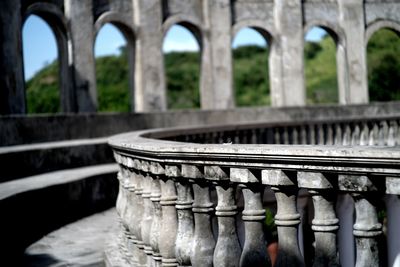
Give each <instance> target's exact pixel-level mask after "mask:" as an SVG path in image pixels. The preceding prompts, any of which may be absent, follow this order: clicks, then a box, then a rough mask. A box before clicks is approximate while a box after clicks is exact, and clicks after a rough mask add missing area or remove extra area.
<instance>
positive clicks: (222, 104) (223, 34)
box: [201, 0, 234, 109]
mask: <svg viewBox="0 0 400 267" xmlns="http://www.w3.org/2000/svg"><path fill="white" fill-rule="evenodd" d="M204 2H205V3H204V9H205V25H206V26H207V28H208V31H209V34H208V35H209V37H207V40H209V42H206V43H205V45H206V46H204V47H203V53H205V56H208V58H207V60H208V61H209V64H210V68H211V70H212V71H211V75H210V76H211V82H210V83H208V86H209V88H205V86H202V92H201V93H202V100H201V107H202V108H203V109H226V108H232V107H234V96H233V86H232V84H233V83H232V50H231V42H232V39H231V23H232V21H231V7H230V1H229V0H212V1H208V0H206V1H204ZM208 38H209V39H208ZM203 60H204V57H203ZM203 82H206V81H202V83H203Z"/></svg>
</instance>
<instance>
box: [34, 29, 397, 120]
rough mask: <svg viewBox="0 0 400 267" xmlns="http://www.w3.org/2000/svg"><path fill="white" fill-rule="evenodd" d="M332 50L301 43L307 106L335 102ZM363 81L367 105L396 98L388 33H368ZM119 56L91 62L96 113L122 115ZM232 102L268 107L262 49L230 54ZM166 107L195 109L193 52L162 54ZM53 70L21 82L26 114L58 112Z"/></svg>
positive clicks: (125, 106)
mask: <svg viewBox="0 0 400 267" xmlns="http://www.w3.org/2000/svg"><path fill="white" fill-rule="evenodd" d="M335 50H336V47H335V44H334V42H333V40H332V38H328V37H325V38H323V39H322V40H321V42H319V43H306V45H305V53H304V58H305V78H306V88H307V103H308V104H319V103H337V101H338V89H337V88H338V85H337V78H336V51H335ZM367 51H368V56H367V59H368V82H369V88H370V100H371V101H388V100H400V38H399V37H398V36H397V35H396V34H394V33H393V32H391V31H388V30H381V31H379V32H377V33H376V34H374V35H373V36H372V38H371V40H370V42H369V45H368V48H367ZM123 52H124V51H123V50H122V53H121V56H106V57H100V58H97V59H96V76H97V88H98V101H99V111H101V112H109V111H115V112H127V111H129V110H130V106H129V105H130V104H129V102H130V101H129V99H130V96H129V91H128V88H129V81H128V73H129V67H128V64H127V57H126V56H125V53H123ZM233 71H234V87H235V98H236V99H235V100H236V105H237V106H262V105H269V104H270V97H269V91H270V88H269V87H270V86H269V77H268V49H267V48H263V47H258V46H243V47H239V48H237V49H234V50H233ZM165 72H166V82H167V88H168V91H167V96H168V99H167V101H168V108H170V109H181V108H198V107H199V106H200V92H199V85H200V81H199V77H200V57H199V53H193V52H173V53H168V54H166V55H165ZM59 102H60V94H59V90H58V66H57V64H56V62H54V63H52V64H50V65H48V66H46V67H45V68H43V69H42V70H41V71H39V72H38V73H37V74H36V75H35V76H34V77H33V78H32V79H30V80H29V81H28V82H27V105H28V112H29V113H55V112H59V111H60V107H59V106H60V105H59Z"/></svg>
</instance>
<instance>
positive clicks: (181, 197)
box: [170, 166, 194, 266]
mask: <svg viewBox="0 0 400 267" xmlns="http://www.w3.org/2000/svg"><path fill="white" fill-rule="evenodd" d="M184 168H185V167H184V166H182V171H181V170H180V169H179V168H177V167H176V168H174V172H173V173H172V172H170V175H172V176H173V177H176V178H178V179H177V182H176V189H177V193H178V199H177V201H176V206H175V207H176V209H177V213H178V229H177V234H176V247H175V254H176V259H177V261H178V263H179V266H191V261H190V254H191V245H192V240H193V232H194V224H193V212H192V206H193V196H192V191H191V186H190V184H189V179H182V177H183V175H182V173H183V172H184V170H183V169H184ZM181 172H182V173H181Z"/></svg>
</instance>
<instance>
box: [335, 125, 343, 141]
mask: <svg viewBox="0 0 400 267" xmlns="http://www.w3.org/2000/svg"><path fill="white" fill-rule="evenodd" d="M342 139H343V133H342V127H341V126H340V124H339V123H336V124H335V143H334V145H342V144H343V141H342Z"/></svg>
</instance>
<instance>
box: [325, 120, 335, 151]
mask: <svg viewBox="0 0 400 267" xmlns="http://www.w3.org/2000/svg"><path fill="white" fill-rule="evenodd" d="M326 128H327V134H326V145H328V146H331V145H333V142H334V140H333V125H332V124H328V125H327V126H326Z"/></svg>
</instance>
